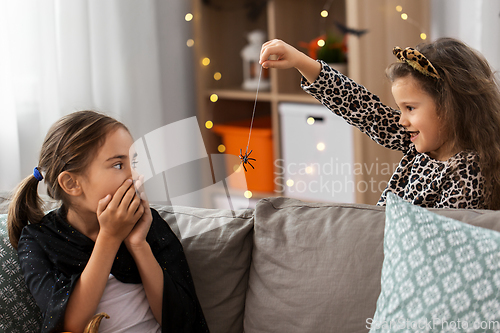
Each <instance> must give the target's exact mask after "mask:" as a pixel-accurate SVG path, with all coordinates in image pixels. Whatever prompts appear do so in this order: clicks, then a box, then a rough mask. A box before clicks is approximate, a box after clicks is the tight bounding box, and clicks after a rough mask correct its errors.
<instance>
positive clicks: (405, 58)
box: [392, 46, 441, 80]
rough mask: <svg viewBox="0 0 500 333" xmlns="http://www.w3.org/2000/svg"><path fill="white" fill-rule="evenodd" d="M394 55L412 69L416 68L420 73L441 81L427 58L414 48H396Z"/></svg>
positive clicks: (393, 51)
mask: <svg viewBox="0 0 500 333" xmlns="http://www.w3.org/2000/svg"><path fill="white" fill-rule="evenodd" d="M392 53H394V55H395V56H396V57H397V58H398V59H399V61H401V62H406V63H407V64H408V65H410V66H411V67H413V68H415V69H416V70H417V71H419V72H420V73H422V74H424V75H427V76H431V77H433V78H435V79H438V80H440V79H441V76H439V74H438V72H437V70H436V68H434V66H432V64H431V62H430V61H429V60H427V58H426V57H425V56H424V55H423V54H422V53H420V52H419V51H417V50H415V49H414V48H411V47H407V48H406V49H404V50H403V49H401V48H400V47H399V46H396V47H395V48H394V49H393V50H392Z"/></svg>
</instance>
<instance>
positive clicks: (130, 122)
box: [0, 0, 195, 195]
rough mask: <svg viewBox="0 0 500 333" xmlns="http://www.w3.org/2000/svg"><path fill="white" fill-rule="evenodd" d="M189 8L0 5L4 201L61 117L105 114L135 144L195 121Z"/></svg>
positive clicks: (55, 2)
mask: <svg viewBox="0 0 500 333" xmlns="http://www.w3.org/2000/svg"><path fill="white" fill-rule="evenodd" d="M189 6H190V2H189V1H185V0H168V1H162V0H141V1H137V0H70V1H68V0H15V1H9V0H2V1H0V123H1V130H0V154H1V156H2V162H1V164H0V175H1V176H0V191H10V190H12V189H13V188H14V187H15V186H16V185H17V184H18V183H19V181H20V180H21V179H23V178H24V177H26V176H28V175H29V174H31V173H32V170H33V168H34V167H35V166H36V165H37V161H38V153H39V149H40V147H41V144H42V141H43V138H44V136H45V134H46V133H47V130H48V128H49V127H50V125H51V124H52V123H53V122H54V121H56V120H57V119H58V118H60V117H61V116H62V115H64V114H67V113H70V112H73V111H76V110H82V109H93V110H98V111H102V112H105V113H107V114H109V115H111V116H113V117H115V118H117V119H119V120H120V121H122V122H123V123H125V125H127V126H128V127H129V129H130V130H131V133H132V135H133V136H134V138H135V139H138V138H140V137H142V136H144V135H146V134H147V133H149V132H151V131H153V130H155V129H157V128H160V127H162V126H164V125H167V124H169V123H172V122H175V121H178V120H182V119H185V118H188V117H191V116H193V115H195V101H194V98H193V97H192V96H193V91H192V89H193V88H192V87H193V86H194V73H193V69H192V63H193V62H192V54H191V50H190V49H189V48H188V47H187V46H186V40H187V39H189V38H191V29H190V24H191V23H190V22H186V21H185V20H184V15H185V14H186V13H187V12H189ZM184 135H187V133H185V134H184ZM178 139H179V141H182V139H183V138H182V137H180V138H178ZM152 191H153V192H154V190H152ZM157 192H159V193H160V195H161V190H159V191H157Z"/></svg>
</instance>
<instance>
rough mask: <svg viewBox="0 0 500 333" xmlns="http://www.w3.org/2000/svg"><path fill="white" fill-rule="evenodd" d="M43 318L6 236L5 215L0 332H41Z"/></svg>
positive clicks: (0, 228)
mask: <svg viewBox="0 0 500 333" xmlns="http://www.w3.org/2000/svg"><path fill="white" fill-rule="evenodd" d="M41 323H42V317H41V314H40V309H38V306H37V305H36V303H35V299H34V298H33V296H31V293H30V292H29V291H28V287H26V283H25V282H24V278H23V275H22V273H21V269H20V268H19V261H18V260H17V252H16V251H15V250H14V248H13V247H12V245H10V241H9V236H8V234H7V214H1V215H0V331H1V332H10V333H18V332H19V333H21V332H23V333H24V332H40V325H41Z"/></svg>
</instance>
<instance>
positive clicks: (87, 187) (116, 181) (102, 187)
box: [80, 127, 134, 213]
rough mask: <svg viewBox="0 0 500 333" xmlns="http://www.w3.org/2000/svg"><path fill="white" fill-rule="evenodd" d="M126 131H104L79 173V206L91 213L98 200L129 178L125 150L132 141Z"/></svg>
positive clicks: (128, 160) (127, 157) (127, 152)
mask: <svg viewBox="0 0 500 333" xmlns="http://www.w3.org/2000/svg"><path fill="white" fill-rule="evenodd" d="M133 143H134V142H133V140H132V137H131V136H130V133H129V132H128V131H127V130H125V129H124V128H122V127H119V128H117V129H116V130H113V131H111V132H110V133H108V134H107V135H106V139H105V141H104V144H103V145H102V147H100V149H99V150H98V151H97V154H96V155H95V157H94V158H93V160H92V161H91V162H90V164H89V166H88V168H87V169H86V170H85V173H84V175H83V176H82V177H80V186H81V188H82V191H83V198H82V199H83V203H82V205H83V207H84V208H85V209H86V210H87V211H89V212H93V213H95V212H96V211H97V205H98V202H99V200H101V199H102V198H104V197H105V196H106V195H108V194H111V195H114V193H115V192H116V190H117V189H118V187H120V185H122V184H123V182H124V181H125V180H127V179H129V178H132V176H133V175H132V168H131V163H132V162H133V161H131V159H130V157H129V150H130V147H131V146H132V144H133Z"/></svg>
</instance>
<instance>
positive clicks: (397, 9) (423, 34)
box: [396, 5, 427, 40]
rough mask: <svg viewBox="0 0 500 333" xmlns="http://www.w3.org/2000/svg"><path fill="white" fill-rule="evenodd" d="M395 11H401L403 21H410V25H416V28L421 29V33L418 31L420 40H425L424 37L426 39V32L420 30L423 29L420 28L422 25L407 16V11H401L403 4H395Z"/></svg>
mask: <svg viewBox="0 0 500 333" xmlns="http://www.w3.org/2000/svg"><path fill="white" fill-rule="evenodd" d="M396 11H397V12H398V13H401V19H402V20H403V21H406V22H408V23H410V24H411V25H413V26H415V27H417V28H418V30H420V31H421V33H420V39H422V40H426V39H427V34H426V33H425V32H422V30H423V29H422V27H421V26H420V25H419V24H418V22H416V21H415V20H413V19H411V18H410V17H409V16H408V14H407V13H404V12H403V6H400V5H397V6H396Z"/></svg>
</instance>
